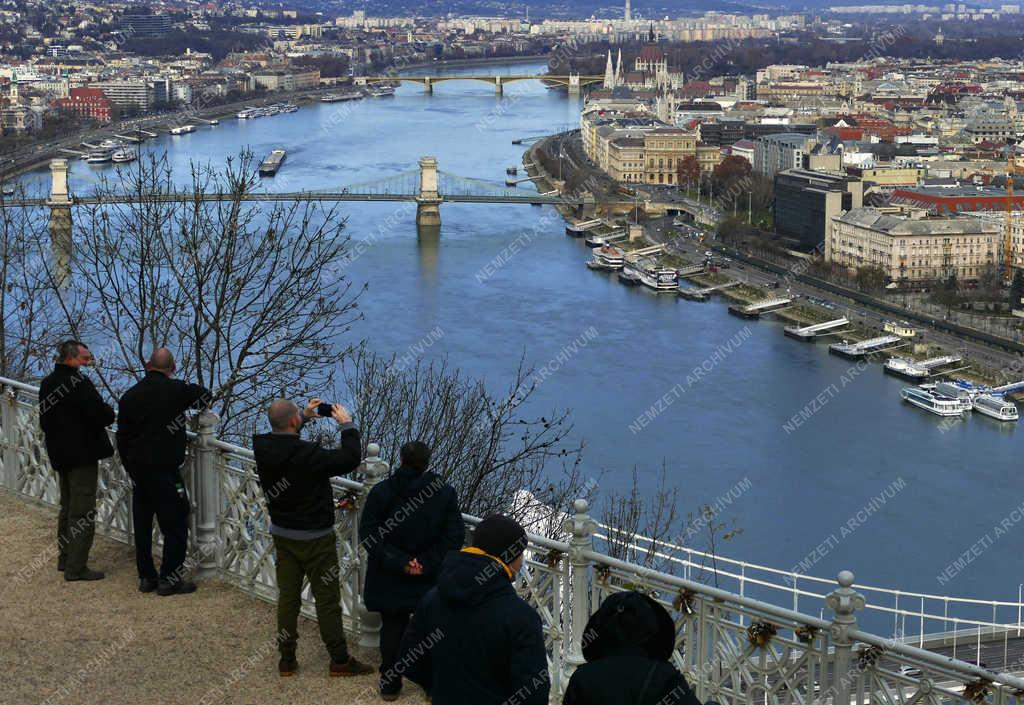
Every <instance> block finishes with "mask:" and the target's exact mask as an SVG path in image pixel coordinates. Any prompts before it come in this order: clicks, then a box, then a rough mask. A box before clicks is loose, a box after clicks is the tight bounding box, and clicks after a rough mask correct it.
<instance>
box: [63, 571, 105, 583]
mask: <svg viewBox="0 0 1024 705" xmlns="http://www.w3.org/2000/svg"><path fill="white" fill-rule="evenodd" d="M105 577H107V576H106V575H105V574H104V572H103V571H102V570H93V569H92V568H86V569H85V570H83V571H82V572H81V573H68V572H67V571H65V572H64V580H66V581H67V582H69V583H71V582H74V581H76V580H103V578H105Z"/></svg>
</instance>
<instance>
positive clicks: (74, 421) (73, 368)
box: [39, 340, 114, 581]
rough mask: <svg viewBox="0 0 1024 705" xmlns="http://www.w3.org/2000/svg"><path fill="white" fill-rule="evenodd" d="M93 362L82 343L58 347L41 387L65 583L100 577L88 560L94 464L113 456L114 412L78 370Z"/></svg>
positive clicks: (92, 523) (93, 518)
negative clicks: (54, 475) (54, 476)
mask: <svg viewBox="0 0 1024 705" xmlns="http://www.w3.org/2000/svg"><path fill="white" fill-rule="evenodd" d="M92 364H93V357H92V353H91V352H90V351H89V348H88V347H87V346H86V345H85V343H82V342H80V341H78V340H67V341H65V342H63V343H61V344H60V345H58V346H57V364H56V365H55V366H54V368H53V372H51V373H50V374H48V375H46V377H44V378H43V381H42V382H41V383H40V385H39V426H40V427H41V428H42V429H43V435H44V437H45V439H46V454H47V455H48V456H49V458H50V465H51V466H53V469H54V470H55V471H56V472H57V475H58V476H59V479H60V514H59V515H58V520H57V548H58V551H59V554H58V559H57V570H62V571H64V579H65V580H67V581H74V580H102V579H103V577H104V576H103V573H102V572H101V571H98V570H92V569H90V568H89V566H88V560H89V549H90V548H92V539H93V534H94V533H95V530H96V483H97V479H98V475H99V462H98V461H100V460H102V459H103V458H109V457H110V456H112V455H113V454H114V446H112V445H111V444H110V437H109V436H108V435H107V428H106V427H107V426H109V425H110V424H112V423H114V409H113V408H111V406H110V405H109V404H107V403H106V402H104V401H103V399H102V398H101V397H100V394H99V392H98V391H96V387H95V386H94V385H93V383H92V382H91V381H89V378H88V377H86V376H85V375H83V374H82V371H81V368H82V367H89V366H91V365H92Z"/></svg>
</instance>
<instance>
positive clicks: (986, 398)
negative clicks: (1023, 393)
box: [974, 394, 1020, 421]
mask: <svg viewBox="0 0 1024 705" xmlns="http://www.w3.org/2000/svg"><path fill="white" fill-rule="evenodd" d="M974 410H975V411H977V412H978V413H979V414H984V415H985V416H990V417H992V418H993V419H998V420H1000V421H1016V420H1017V419H1019V418H1020V414H1019V413H1018V412H1017V406H1016V405H1015V404H1014V403H1013V402H1010V401H1007V400H1006V399H1004V398H1003V397H1001V396H997V395H995V394H979V395H978V396H976V397H974Z"/></svg>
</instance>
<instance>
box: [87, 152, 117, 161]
mask: <svg viewBox="0 0 1024 705" xmlns="http://www.w3.org/2000/svg"><path fill="white" fill-rule="evenodd" d="M113 156H114V150H112V149H96V150H93V151H91V152H89V153H88V154H87V155H86V156H85V161H86V163H88V164H106V163H107V162H109V161H110V159H111V157H113Z"/></svg>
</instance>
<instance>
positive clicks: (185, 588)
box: [156, 580, 197, 597]
mask: <svg viewBox="0 0 1024 705" xmlns="http://www.w3.org/2000/svg"><path fill="white" fill-rule="evenodd" d="M196 589H197V588H196V584H195V583H193V582H192V581H191V580H175V581H174V582H173V583H172V582H171V581H170V580H161V581H160V583H159V584H158V585H157V588H156V594H157V595H159V596H160V597H168V596H170V595H188V594H189V593H192V592H195V591H196Z"/></svg>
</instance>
